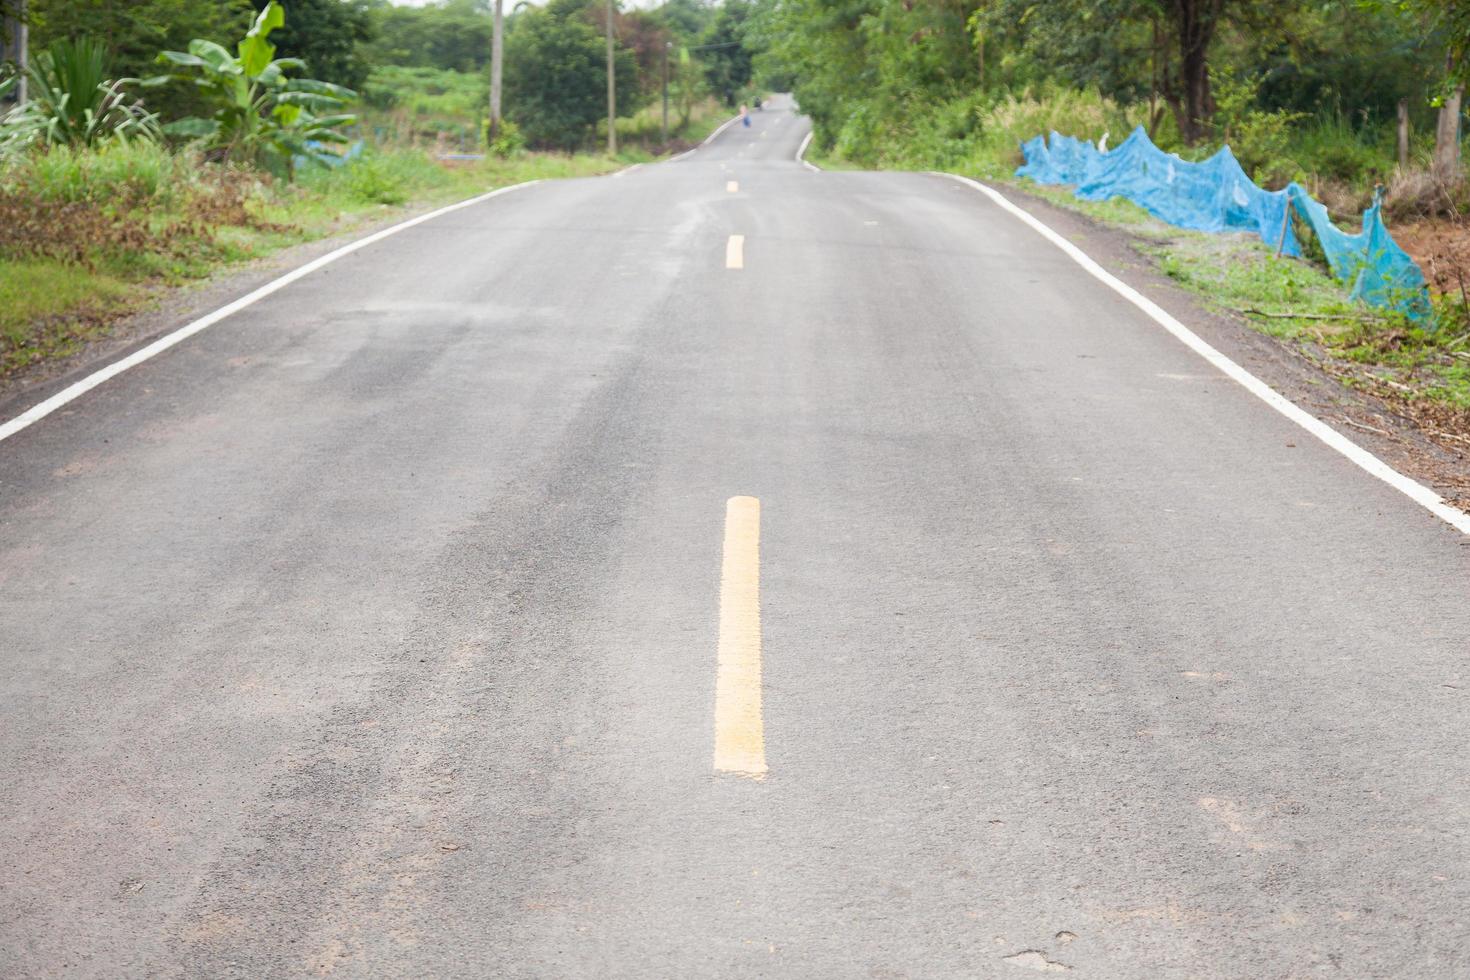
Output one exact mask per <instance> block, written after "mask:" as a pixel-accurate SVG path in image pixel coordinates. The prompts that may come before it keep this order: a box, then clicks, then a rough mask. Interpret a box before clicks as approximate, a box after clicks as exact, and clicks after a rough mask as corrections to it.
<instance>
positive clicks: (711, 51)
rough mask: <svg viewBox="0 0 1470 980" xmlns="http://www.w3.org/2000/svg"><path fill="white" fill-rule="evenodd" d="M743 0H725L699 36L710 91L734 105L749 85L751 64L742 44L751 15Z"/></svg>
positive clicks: (752, 70)
mask: <svg viewBox="0 0 1470 980" xmlns="http://www.w3.org/2000/svg"><path fill="white" fill-rule="evenodd" d="M750 10H751V7H750V4H749V3H747V2H746V0H725V2H724V4H722V5H721V6H720V10H719V13H717V14H716V15H715V19H714V21H713V22H712V23H711V24H710V25H709V27H708V28H706V30H705V32H704V36H703V37H701V38H700V41H699V46H700V48H701V49H702V50H701V51H700V53H699V54H700V60H701V61H703V62H704V75H705V78H706V79H708V80H709V87H710V90H711V91H713V92H714V93H715V94H716V95H718V96H719V97H720V99H721V100H723V101H724V103H725V104H726V105H731V106H733V105H734V104H735V103H736V102H737V101H738V100H739V98H740V93H741V92H742V91H743V90H744V89H745V88H746V86H748V85H749V84H750V80H751V76H752V75H753V74H754V67H753V65H752V63H751V52H750V51H749V50H747V49H746V47H745V24H746V21H747V20H748V19H749V17H750Z"/></svg>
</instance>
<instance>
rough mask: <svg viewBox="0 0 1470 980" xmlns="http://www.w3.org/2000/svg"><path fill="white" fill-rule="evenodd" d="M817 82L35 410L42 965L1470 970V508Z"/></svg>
mask: <svg viewBox="0 0 1470 980" xmlns="http://www.w3.org/2000/svg"><path fill="white" fill-rule="evenodd" d="M805 132H806V122H805V121H804V120H803V119H801V118H800V117H798V116H797V115H794V114H793V113H792V111H791V110H790V108H789V104H785V103H778V104H776V105H773V106H772V107H770V108H768V109H767V110H766V111H764V112H761V113H757V114H754V124H753V125H752V126H751V127H750V128H749V129H745V128H742V127H740V126H735V127H732V128H730V129H728V130H726V131H725V132H723V133H722V134H720V136H719V137H718V138H716V139H715V140H714V141H713V142H712V143H710V144H709V145H708V146H706V147H704V148H702V149H700V150H699V151H697V152H696V153H694V154H693V155H691V156H689V157H687V158H685V159H681V160H678V161H676V162H671V163H664V164H659V165H653V166H646V167H642V168H639V169H637V170H635V171H633V172H631V173H627V174H624V175H622V176H620V177H615V178H613V177H604V178H597V179H589V180H574V181H565V182H557V183H546V184H540V185H536V186H533V187H530V188H527V189H524V190H520V191H517V192H515V193H512V194H507V195H504V196H501V197H497V198H495V199H493V200H489V201H486V202H484V203H482V204H477V205H475V206H473V207H469V208H465V209H463V210H460V211H457V212H454V213H452V214H448V215H445V216H443V217H440V218H437V219H435V220H433V221H429V222H426V223H424V224H421V225H419V226H417V227H414V228H411V229H409V230H406V231H404V232H402V233H400V234H398V235H396V236H394V237H391V238H388V239H386V240H384V241H382V242H380V243H377V244H374V245H372V246H369V247H367V248H364V249H362V250H361V251H358V252H356V253H354V254H352V255H349V256H347V257H345V258H343V259H341V260H340V261H338V262H336V263H335V264H333V265H330V266H328V267H327V268H325V269H323V270H321V271H320V272H316V273H313V274H312V275H310V276H308V277H307V278H304V279H302V280H300V281H299V282H296V283H295V284H293V285H291V286H289V287H287V288H285V289H283V290H281V291H280V292H277V293H275V294H274V295H271V296H269V297H268V298H266V299H264V300H262V301H261V302H259V303H257V304H255V305H254V306H251V307H249V308H248V309H246V310H244V311H242V312H240V313H238V314H236V315H235V316H233V317H231V318H229V319H227V320H225V321H223V322H222V323H220V324H218V325H217V326H215V327H213V328H211V329H210V330H208V331H206V332H204V333H201V334H198V335H197V336H194V337H192V338H191V339H189V340H187V341H185V342H183V343H182V344H180V345H179V346H177V347H175V348H173V349H171V350H169V351H168V352H166V353H164V354H162V355H160V356H158V357H156V358H154V359H152V360H150V361H147V362H146V363H144V364H142V365H141V366H139V367H136V368H134V369H133V370H131V371H128V372H127V373H125V374H123V375H121V376H119V377H118V378H116V379H114V380H112V381H110V382H108V383H107V384H105V385H103V386H101V387H99V388H97V389H96V390H94V391H92V392H90V393H89V394H87V395H85V396H84V397H82V398H80V399H78V400H77V401H75V402H73V403H71V404H70V405H68V406H67V407H66V408H65V409H63V410H62V411H60V412H57V413H56V414H53V415H51V416H49V417H47V418H45V419H43V420H42V421H40V422H38V423H37V424H35V425H32V426H31V427H29V428H27V429H25V430H24V431H22V432H20V433H19V434H17V435H16V436H14V437H12V438H10V439H8V440H6V441H4V442H3V443H0V691H3V698H4V702H3V717H4V720H5V724H4V727H3V731H0V783H3V786H4V806H3V809H0V813H3V816H0V821H3V824H0V869H3V870H0V876H3V878H0V885H3V887H0V973H3V974H4V975H6V976H10V977H23V976H69V977H71V976H75V977H144V976H148V977H176V976H179V977H182V976H187V977H242V978H245V977H250V978H253V977H276V976H281V977H285V976H304V975H319V974H333V975H336V976H344V977H425V976H437V977H548V978H617V977H667V978H681V980H682V978H696V977H801V978H806V977H810V978H828V977H874V978H896V977H914V978H946V977H956V978H958V977H964V978H977V977H979V978H985V977H1000V978H1005V977H1016V978H1024V977H1025V976H1027V975H1028V974H1029V973H1031V972H1034V971H1047V972H1058V973H1060V972H1064V971H1067V970H1070V972H1071V975H1073V976H1077V977H1119V978H1132V977H1149V978H1156V977H1180V978H1185V977H1189V978H1195V977H1307V976H1319V975H1321V976H1343V977H1388V976H1393V977H1413V978H1428V977H1464V976H1467V975H1470V775H1467V773H1470V766H1467V762H1466V759H1467V753H1466V749H1467V741H1470V667H1467V663H1466V653H1467V650H1470V603H1467V601H1466V600H1467V583H1470V549H1467V547H1466V546H1465V539H1464V538H1463V536H1461V535H1460V534H1458V533H1457V532H1455V531H1454V530H1452V529H1451V528H1449V527H1447V526H1446V525H1444V524H1443V523H1441V522H1439V521H1437V520H1436V519H1435V518H1434V517H1433V516H1432V515H1430V514H1428V513H1427V512H1425V511H1424V510H1423V509H1421V508H1420V507H1418V506H1417V505H1416V504H1414V503H1413V502H1412V501H1410V500H1408V499H1407V498H1406V497H1404V496H1403V495H1401V494H1399V493H1397V492H1396V491H1395V490H1393V489H1392V488H1390V487H1388V486H1387V485H1385V484H1383V483H1380V482H1379V481H1377V480H1374V479H1372V478H1371V477H1369V476H1367V475H1365V474H1364V473H1363V472H1362V471H1361V470H1359V469H1358V468H1356V467H1354V466H1353V465H1351V464H1350V463H1349V462H1348V461H1347V460H1345V459H1344V458H1343V457H1341V456H1339V455H1338V454H1336V453H1334V452H1332V451H1330V450H1329V449H1327V448H1326V447H1324V446H1323V445H1321V444H1320V443H1318V442H1317V441H1316V440H1314V439H1312V438H1310V437H1309V436H1307V435H1306V434H1305V433H1304V432H1302V430H1300V429H1299V428H1297V427H1295V426H1294V425H1292V424H1291V423H1290V422H1289V421H1287V420H1286V419H1285V418H1283V417H1282V416H1280V415H1278V414H1277V413H1275V412H1273V411H1272V410H1271V409H1270V408H1268V407H1267V406H1266V405H1264V404H1263V403H1262V402H1260V401H1259V400H1257V399H1256V398H1254V397H1252V396H1251V395H1250V394H1248V393H1247V392H1246V391H1245V390H1244V389H1243V388H1241V387H1240V386H1239V385H1236V384H1235V383H1233V382H1231V381H1229V380H1227V379H1225V378H1224V377H1223V376H1222V375H1219V374H1218V373H1217V372H1215V371H1214V369H1213V368H1211V367H1210V366H1208V365H1207V364H1206V363H1205V362H1203V361H1202V360H1200V359H1199V357H1198V356H1197V355H1195V354H1194V353H1192V352H1190V351H1189V350H1187V349H1186V348H1185V347H1184V346H1183V345H1182V344H1180V343H1179V342H1178V341H1177V340H1176V339H1174V338H1173V337H1171V336H1169V335H1168V334H1166V333H1165V332H1164V331H1163V330H1162V329H1160V328H1159V327H1158V325H1157V324H1155V323H1153V322H1152V321H1150V320H1148V319H1147V318H1146V317H1144V316H1143V315H1141V314H1140V312H1139V311H1138V309H1137V308H1135V307H1134V306H1131V305H1129V304H1128V303H1126V302H1125V301H1124V300H1123V299H1122V298H1121V297H1119V296H1118V295H1117V294H1116V293H1114V292H1112V291H1110V290H1108V289H1107V288H1105V287H1104V286H1103V285H1102V284H1100V283H1099V282H1098V281H1097V280H1095V279H1093V278H1091V277H1089V276H1088V275H1087V274H1086V273H1085V272H1083V270H1082V269H1080V268H1079V267H1078V266H1077V265H1076V264H1075V263H1073V262H1072V261H1071V260H1070V259H1068V258H1067V257H1066V256H1065V255H1064V254H1063V253H1062V252H1060V251H1059V250H1058V249H1057V248H1056V247H1054V246H1053V245H1051V244H1049V243H1047V242H1046V241H1045V240H1043V239H1042V238H1041V237H1040V236H1039V235H1037V234H1036V233H1035V231H1033V230H1032V229H1029V228H1027V227H1026V226H1024V225H1023V224H1022V223H1021V222H1019V221H1018V220H1016V218H1015V217H1014V216H1011V215H1008V214H1007V213H1005V212H1004V211H1002V210H1001V209H1000V208H998V207H997V206H996V205H995V204H993V203H991V202H990V201H988V200H987V199H985V198H984V197H983V196H982V195H980V194H978V193H976V192H975V191H974V190H972V189H970V188H967V187H964V186H961V185H960V184H958V183H955V182H953V181H948V180H945V179H943V178H941V177H936V176H928V175H921V174H898V173H884V174H868V173H814V172H811V171H810V170H808V169H805V168H803V167H802V166H800V165H799V164H798V163H797V162H795V160H794V157H795V153H796V150H797V147H798V145H799V143H800V141H801V139H802V137H803V136H804V134H805ZM736 236H739V240H738V241H736V240H735V237H736ZM732 498H735V499H734V501H733V503H732V502H731V501H732ZM741 498H752V499H741ZM727 517H728V520H727ZM757 590H758V592H757ZM757 601H758V606H759V608H758V610H757V608H756V603H757ZM722 606H723V609H722ZM717 686H719V687H721V688H722V690H720V691H718V692H717ZM717 701H718V702H719V707H718V708H717Z"/></svg>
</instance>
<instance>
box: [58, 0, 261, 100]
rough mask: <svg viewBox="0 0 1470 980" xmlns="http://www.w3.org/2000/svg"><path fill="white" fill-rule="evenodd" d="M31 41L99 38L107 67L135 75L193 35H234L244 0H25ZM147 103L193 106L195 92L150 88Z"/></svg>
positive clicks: (248, 11) (241, 23)
mask: <svg viewBox="0 0 1470 980" xmlns="http://www.w3.org/2000/svg"><path fill="white" fill-rule="evenodd" d="M30 13H31V47H32V48H33V49H37V50H39V49H40V48H43V47H47V46H49V45H50V44H51V42H53V41H56V40H65V39H69V38H75V37H81V36H83V35H90V36H92V37H97V38H102V39H105V40H106V42H107V47H108V71H109V73H110V74H111V75H112V76H113V77H115V78H124V77H132V78H141V77H143V76H145V75H149V74H152V73H153V72H154V71H155V70H156V64H155V59H156V58H157V57H158V53H159V52H160V51H163V50H166V49H169V48H182V47H184V46H185V45H187V44H188V43H189V42H190V41H191V40H193V39H194V38H196V37H205V38H217V39H220V40H224V39H226V38H236V37H239V36H240V35H242V34H244V33H245V31H246V30H247V29H248V28H249V27H250V20H251V17H252V16H253V12H252V8H251V5H250V0H208V2H201V0H128V2H126V3H120V2H118V0H30ZM148 104H149V106H150V107H151V108H154V109H157V110H159V111H161V112H162V114H163V115H165V116H168V115H177V114H180V113H183V112H187V111H192V110H194V109H197V108H198V107H199V105H200V102H199V99H198V97H197V95H196V93H194V92H192V91H190V90H189V89H187V88H184V87H182V86H180V87H177V88H173V89H169V90H166V91H162V92H151V93H149V95H148Z"/></svg>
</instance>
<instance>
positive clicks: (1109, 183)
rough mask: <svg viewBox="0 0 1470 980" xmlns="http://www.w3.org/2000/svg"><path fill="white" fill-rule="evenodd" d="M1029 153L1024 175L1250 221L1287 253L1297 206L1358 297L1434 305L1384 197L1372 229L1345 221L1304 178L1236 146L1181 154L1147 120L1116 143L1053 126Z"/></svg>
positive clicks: (1296, 247)
mask: <svg viewBox="0 0 1470 980" xmlns="http://www.w3.org/2000/svg"><path fill="white" fill-rule="evenodd" d="M1021 152H1022V153H1024V154H1025V155H1026V163H1025V165H1024V166H1022V167H1020V168H1019V169H1017V170H1016V176H1018V177H1030V178H1031V179H1032V180H1034V181H1036V182H1037V183H1038V184H1074V185H1076V188H1077V190H1076V195H1077V196H1078V197H1080V198H1082V199H1083V200H1087V201H1102V200H1107V199H1108V198H1112V197H1125V198H1127V199H1128V200H1130V201H1132V202H1133V203H1134V204H1137V205H1138V206H1139V207H1142V208H1143V209H1144V210H1146V211H1148V212H1149V213H1150V214H1152V215H1153V216H1154V217H1156V218H1158V219H1159V220H1161V221H1167V222H1168V223H1169V224H1171V225H1177V226H1179V227H1181V228H1193V229H1195V230H1197V231H1247V232H1252V233H1254V234H1256V235H1259V236H1260V237H1261V240H1262V241H1264V242H1265V243H1266V244H1268V245H1270V246H1272V247H1273V248H1279V249H1280V250H1281V251H1282V252H1283V253H1284V254H1286V255H1300V254H1301V245H1300V244H1299V243H1298V242H1297V239H1296V234H1295V232H1294V231H1293V229H1292V227H1291V222H1290V221H1288V220H1287V208H1288V207H1294V208H1295V209H1296V213H1297V215H1298V216H1300V217H1301V219H1302V220H1303V221H1305V222H1306V223H1307V225H1308V227H1310V228H1311V229H1312V233H1313V234H1314V235H1315V236H1316V238H1317V241H1318V242H1319V243H1320V244H1321V246H1322V252H1323V254H1325V255H1326V256H1327V264H1328V266H1329V267H1330V268H1331V269H1332V274H1333V275H1334V276H1336V277H1337V278H1338V279H1339V280H1341V281H1342V282H1344V283H1347V284H1348V285H1349V287H1350V289H1351V296H1352V298H1353V299H1358V300H1362V301H1363V302H1364V303H1367V304H1368V305H1369V306H1375V307H1379V308H1386V309H1393V310H1399V311H1401V312H1403V313H1405V314H1407V315H1408V316H1410V317H1411V318H1413V319H1415V320H1424V319H1427V318H1428V317H1429V315H1430V312H1431V309H1430V305H1429V291H1428V289H1427V288H1426V287H1425V285H1424V274H1423V273H1422V272H1420V271H1419V267H1418V266H1417V265H1415V264H1414V260H1413V259H1411V258H1410V257H1409V255H1408V253H1406V252H1405V251H1404V250H1403V249H1401V248H1399V247H1398V245H1397V244H1396V243H1395V242H1394V240H1393V238H1392V237H1391V236H1390V235H1389V234H1388V229H1387V228H1386V227H1385V226H1384V224H1383V215H1382V213H1381V211H1380V206H1379V202H1378V200H1376V199H1375V200H1374V202H1373V206H1372V207H1370V208H1369V209H1368V210H1367V211H1364V212H1363V230H1362V231H1361V232H1359V233H1358V234H1356V235H1349V234H1347V233H1346V232H1343V231H1340V230H1338V228H1337V226H1335V225H1334V224H1333V223H1332V220H1331V218H1329V217H1328V214H1327V209H1326V208H1325V207H1323V206H1322V205H1321V204H1319V203H1318V202H1317V201H1315V200H1313V199H1312V196H1311V195H1310V194H1308V193H1307V191H1306V189H1305V188H1304V187H1302V186H1301V185H1300V184H1296V183H1292V184H1289V185H1287V186H1286V188H1284V189H1283V190H1279V191H1266V190H1262V189H1261V188H1259V187H1257V186H1256V185H1255V183H1254V182H1253V181H1252V180H1251V179H1250V178H1249V177H1247V176H1246V173H1245V171H1244V170H1242V169H1241V167H1240V164H1239V163H1238V162H1236V159H1235V154H1233V153H1231V152H1230V147H1228V146H1223V147H1221V148H1220V152H1218V153H1216V154H1215V155H1214V156H1212V157H1210V158H1209V159H1208V160H1205V161H1202V162H1200V163H1190V162H1188V161H1186V160H1181V159H1180V158H1179V157H1177V156H1175V155H1174V154H1172V153H1165V152H1164V151H1163V150H1161V149H1159V148H1158V147H1157V146H1154V144H1153V141H1152V140H1150V139H1149V138H1148V134H1147V133H1146V132H1144V130H1143V127H1142V126H1140V127H1138V128H1137V129H1135V130H1134V131H1133V132H1132V133H1130V134H1129V136H1128V138H1127V139H1126V140H1124V141H1123V142H1122V143H1120V144H1119V145H1118V146H1116V147H1114V148H1113V149H1111V150H1099V149H1097V148H1096V147H1095V146H1093V145H1092V144H1091V143H1089V142H1087V141H1085V140H1078V139H1074V138H1072V137H1070V136H1062V135H1061V134H1060V133H1052V134H1051V141H1050V145H1048V143H1047V140H1046V139H1044V138H1043V137H1040V136H1037V137H1036V138H1034V139H1031V140H1027V141H1026V142H1025V143H1023V144H1022V145H1021Z"/></svg>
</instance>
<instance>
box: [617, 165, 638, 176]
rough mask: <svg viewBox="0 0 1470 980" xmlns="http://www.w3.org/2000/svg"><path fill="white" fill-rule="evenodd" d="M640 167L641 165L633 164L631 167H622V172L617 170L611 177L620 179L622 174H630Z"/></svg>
mask: <svg viewBox="0 0 1470 980" xmlns="http://www.w3.org/2000/svg"><path fill="white" fill-rule="evenodd" d="M641 166H643V164H641V163H635V164H633V166H631V167H624V168H623V169H622V170H619V171H618V172H617V173H615V174H613V176H614V177H621V176H623V174H630V173H632V172H633V171H635V170H637V169H638V168H639V167H641Z"/></svg>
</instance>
